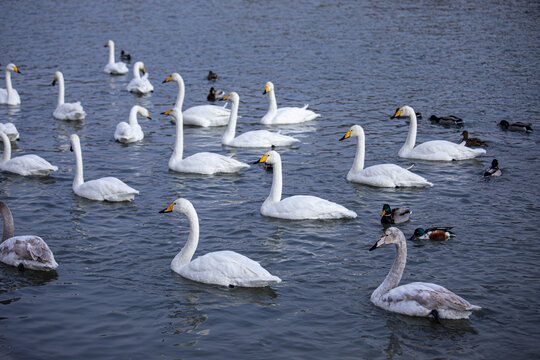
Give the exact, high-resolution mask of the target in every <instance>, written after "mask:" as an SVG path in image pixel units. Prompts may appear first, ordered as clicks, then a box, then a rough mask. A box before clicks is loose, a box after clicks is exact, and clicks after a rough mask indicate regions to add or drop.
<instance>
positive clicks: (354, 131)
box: [339, 125, 364, 141]
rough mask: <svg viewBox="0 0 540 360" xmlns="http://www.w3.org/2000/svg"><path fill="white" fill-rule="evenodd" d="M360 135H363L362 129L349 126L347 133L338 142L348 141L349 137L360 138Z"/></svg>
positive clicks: (358, 126) (356, 126)
mask: <svg viewBox="0 0 540 360" xmlns="http://www.w3.org/2000/svg"><path fill="white" fill-rule="evenodd" d="M362 135H364V129H363V128H362V127H361V126H360V125H353V126H351V128H350V129H349V131H347V132H346V133H345V135H343V137H342V138H341V139H339V141H342V140H345V139H348V138H350V137H351V136H362Z"/></svg>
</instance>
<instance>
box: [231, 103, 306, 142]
mask: <svg viewBox="0 0 540 360" xmlns="http://www.w3.org/2000/svg"><path fill="white" fill-rule="evenodd" d="M222 100H229V101H230V102H231V103H232V106H231V117H230V118H229V123H228V124H227V128H226V129H225V132H224V133H223V137H222V138H221V143H222V144H223V145H228V146H234V147H272V146H289V145H292V144H294V143H295V142H297V141H300V140H298V139H295V138H293V137H291V136H287V135H281V134H279V133H276V132H271V131H268V130H255V131H248V132H245V133H243V134H240V135H238V136H236V137H235V134H236V119H237V118H238V104H239V102H240V97H239V96H238V94H237V93H235V92H231V93H230V94H227V95H225V96H224V97H223V99H222Z"/></svg>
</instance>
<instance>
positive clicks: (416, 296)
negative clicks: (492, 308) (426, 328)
mask: <svg viewBox="0 0 540 360" xmlns="http://www.w3.org/2000/svg"><path fill="white" fill-rule="evenodd" d="M384 244H396V253H397V255H396V259H395V261H394V265H392V268H391V269H390V272H389V273H388V275H387V276H386V279H384V281H383V282H382V284H381V285H379V287H378V288H377V289H375V291H374V292H373V294H372V295H371V302H372V303H373V304H375V305H376V306H378V307H380V308H383V309H385V310H388V311H392V312H396V313H399V314H405V315H411V316H423V317H428V316H430V315H431V316H433V317H435V319H436V320H438V319H439V318H441V319H467V318H468V317H469V315H471V313H472V312H473V311H477V310H480V309H481V307H479V306H476V305H471V304H470V303H469V302H468V301H467V300H465V299H463V298H461V297H460V296H458V295H456V294H454V293H453V292H451V291H449V290H447V289H446V288H444V287H442V286H439V285H436V284H432V283H424V282H413V283H410V284H407V285H401V286H398V284H399V281H400V280H401V276H402V275H403V270H404V269H405V263H406V261H407V243H406V240H405V236H404V235H403V233H402V232H401V230H399V229H398V228H395V227H390V228H388V229H386V230H385V231H384V235H383V236H382V237H381V238H380V240H379V241H377V243H376V244H375V245H373V246H372V247H371V249H369V251H371V250H375V249H376V248H379V247H381V246H383V245H384Z"/></svg>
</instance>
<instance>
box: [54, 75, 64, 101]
mask: <svg viewBox="0 0 540 360" xmlns="http://www.w3.org/2000/svg"><path fill="white" fill-rule="evenodd" d="M56 77H57V81H58V105H62V104H63V103H64V92H65V88H64V76H63V75H61V74H57V75H56Z"/></svg>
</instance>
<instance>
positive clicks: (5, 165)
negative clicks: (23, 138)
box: [0, 132, 58, 176]
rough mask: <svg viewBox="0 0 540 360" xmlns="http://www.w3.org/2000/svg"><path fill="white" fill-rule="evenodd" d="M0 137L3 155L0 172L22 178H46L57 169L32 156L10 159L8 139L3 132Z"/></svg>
mask: <svg viewBox="0 0 540 360" xmlns="http://www.w3.org/2000/svg"><path fill="white" fill-rule="evenodd" d="M0 136H2V141H3V142H4V155H3V156H2V159H1V160H0V170H2V171H7V172H11V173H15V174H19V175H23V176H29V175H35V176H47V175H49V173H50V172H51V171H57V170H58V167H56V166H54V165H51V163H49V162H48V161H47V160H45V159H43V158H41V157H39V156H37V155H34V154H28V155H21V156H17V157H14V158H13V159H12V158H11V142H10V141H9V138H8V137H7V135H6V134H4V133H3V132H0Z"/></svg>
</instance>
